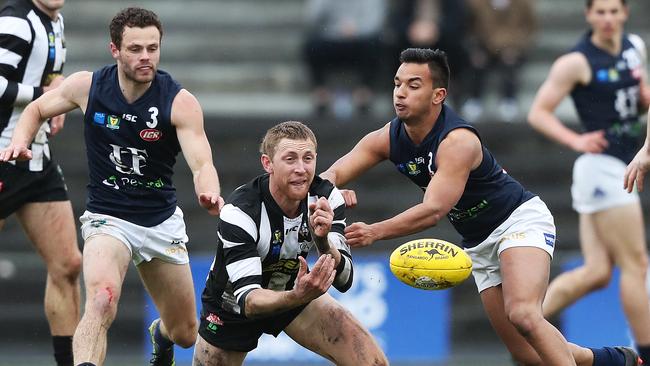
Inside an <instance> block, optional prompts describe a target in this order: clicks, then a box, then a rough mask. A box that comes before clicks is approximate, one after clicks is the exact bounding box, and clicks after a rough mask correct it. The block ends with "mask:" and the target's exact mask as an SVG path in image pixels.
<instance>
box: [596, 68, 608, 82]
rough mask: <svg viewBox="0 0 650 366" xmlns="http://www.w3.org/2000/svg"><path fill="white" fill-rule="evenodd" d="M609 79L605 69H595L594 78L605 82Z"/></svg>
mask: <svg viewBox="0 0 650 366" xmlns="http://www.w3.org/2000/svg"><path fill="white" fill-rule="evenodd" d="M608 79H609V74H608V71H607V70H606V69H600V70H598V71H596V80H598V81H599V82H601V83H604V82H606V81H607V80H608Z"/></svg>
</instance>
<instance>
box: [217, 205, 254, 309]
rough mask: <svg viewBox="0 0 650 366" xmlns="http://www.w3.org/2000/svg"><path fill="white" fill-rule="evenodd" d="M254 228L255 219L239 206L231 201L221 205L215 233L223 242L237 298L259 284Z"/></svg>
mask: <svg viewBox="0 0 650 366" xmlns="http://www.w3.org/2000/svg"><path fill="white" fill-rule="evenodd" d="M257 232H258V229H257V226H256V225H255V221H254V220H253V219H252V218H251V217H250V216H249V215H248V214H246V213H245V212H244V211H242V210H241V209H240V208H238V207H236V206H234V205H232V204H227V205H226V206H224V207H223V209H222V211H221V213H220V223H219V229H218V233H217V234H218V235H219V240H220V241H221V242H222V243H223V254H224V263H225V266H226V271H227V272H228V277H229V279H230V282H231V283H232V285H233V294H234V295H235V298H236V299H237V301H238V302H239V301H240V299H241V298H242V295H243V294H245V293H247V292H249V291H250V290H252V289H256V288H261V287H262V261H261V259H260V257H259V254H258V252H257V236H258V234H257ZM240 305H241V304H240ZM242 308H243V307H242Z"/></svg>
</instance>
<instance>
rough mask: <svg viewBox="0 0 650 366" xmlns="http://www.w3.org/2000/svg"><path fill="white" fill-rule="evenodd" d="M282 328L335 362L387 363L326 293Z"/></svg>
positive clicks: (378, 364)
mask: <svg viewBox="0 0 650 366" xmlns="http://www.w3.org/2000/svg"><path fill="white" fill-rule="evenodd" d="M284 331H285V332H286V333H287V334H288V335H289V337H291V338H292V339H293V340H295V341H296V342H298V343H299V344H300V345H302V346H303V347H305V348H307V349H310V350H312V351H313V352H316V353H318V354H319V355H321V356H323V357H325V358H327V359H329V360H330V361H332V362H334V363H335V364H337V365H350V366H353V365H376V366H380V365H388V360H387V359H386V356H385V355H384V353H383V351H382V350H381V348H379V346H378V345H377V342H375V340H374V338H373V337H372V335H370V333H369V332H368V331H367V330H366V329H365V328H364V327H363V325H361V323H359V321H358V320H357V319H355V318H354V317H353V316H352V314H351V313H350V312H349V311H347V310H346V309H344V308H343V306H341V305H340V304H339V303H338V302H336V300H334V299H333V298H332V297H331V296H330V295H329V294H327V293H326V294H324V295H322V296H320V297H319V298H317V299H316V300H314V301H312V302H311V303H310V304H309V305H307V307H305V309H303V311H302V312H301V313H300V314H299V315H298V316H297V317H296V318H295V319H294V320H293V321H292V322H291V323H289V325H288V326H287V327H286V328H285V329H284Z"/></svg>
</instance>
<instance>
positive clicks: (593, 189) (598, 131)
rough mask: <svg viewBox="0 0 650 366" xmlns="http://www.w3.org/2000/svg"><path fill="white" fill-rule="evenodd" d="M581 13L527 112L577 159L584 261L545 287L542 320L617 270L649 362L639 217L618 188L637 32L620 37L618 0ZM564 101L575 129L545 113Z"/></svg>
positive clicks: (641, 48)
mask: <svg viewBox="0 0 650 366" xmlns="http://www.w3.org/2000/svg"><path fill="white" fill-rule="evenodd" d="M585 14H586V19H587V22H588V23H589V24H590V26H591V29H590V30H589V31H587V32H586V33H585V34H584V35H583V36H582V38H580V40H579V41H578V43H577V44H576V45H575V46H574V47H573V48H572V49H571V50H570V51H569V52H568V53H567V54H565V55H563V56H561V57H560V58H558V59H557V60H556V61H555V62H554V64H553V66H552V67H551V70H550V72H549V75H548V77H547V79H546V81H545V82H544V83H543V84H542V86H541V87H540V89H539V91H538V92H537V96H536V97H535V99H534V101H533V104H532V106H531V109H530V112H529V115H528V120H529V122H530V124H531V125H532V126H533V127H534V128H535V129H536V130H538V131H539V132H541V133H542V134H544V135H546V136H547V137H549V138H550V139H552V140H554V141H556V142H557V143H559V144H561V145H564V146H567V147H568V148H570V149H572V150H574V151H576V152H579V153H581V154H582V155H580V156H579V157H578V159H576V161H575V163H574V166H573V184H572V186H571V195H572V199H573V208H574V209H575V210H576V211H577V212H578V214H579V222H580V246H581V249H582V255H583V256H584V264H583V265H582V266H580V267H578V268H576V269H573V270H571V271H567V272H564V273H562V274H561V275H559V276H558V277H557V278H555V279H554V280H553V281H552V282H551V284H550V286H549V289H548V293H547V295H546V298H545V299H544V306H543V307H544V314H545V315H546V316H551V315H554V314H556V313H557V312H559V311H560V310H562V309H564V308H565V307H566V306H568V305H570V304H572V303H573V302H575V301H576V300H578V299H579V298H580V297H582V296H584V295H586V294H588V293H589V292H591V291H593V290H596V289H599V288H602V287H604V286H607V284H608V283H609V281H610V279H611V276H612V272H613V267H614V266H618V267H619V268H620V270H621V276H620V282H619V284H620V296H621V303H622V305H623V311H624V313H625V316H626V317H627V321H628V324H629V325H630V327H631V329H632V333H633V336H634V339H635V342H636V345H637V348H638V350H639V353H640V355H641V358H643V359H650V303H649V301H648V295H647V293H646V292H647V291H646V286H645V285H646V269H647V265H648V253H647V249H646V244H645V232H644V224H643V213H642V210H641V204H640V201H639V197H638V195H637V193H636V192H634V193H633V194H627V193H626V192H625V190H624V189H623V187H621V178H622V177H623V175H624V173H625V168H626V165H627V164H628V163H629V162H630V161H631V160H632V158H633V157H634V154H635V153H636V151H637V150H638V149H639V147H640V144H641V134H642V133H643V127H642V125H641V121H640V119H639V111H645V110H646V109H647V107H648V103H650V95H648V94H649V92H650V90H649V89H648V86H647V85H646V72H645V67H646V66H645V65H646V58H647V55H646V53H647V52H646V47H645V44H644V42H643V40H642V39H641V38H640V37H639V36H637V35H635V34H629V33H626V32H625V31H624V24H625V22H626V20H627V18H628V15H629V9H628V7H627V5H626V1H625V0H588V1H587V2H586V9H585ZM569 95H571V98H572V99H573V103H574V105H575V107H576V110H577V112H578V116H579V119H580V124H581V127H582V129H583V130H584V132H576V131H574V130H572V129H570V128H568V127H566V126H564V125H563V124H562V122H561V121H560V120H559V118H558V117H557V116H555V114H554V111H555V109H556V108H557V106H558V105H559V104H560V102H562V100H563V99H565V98H566V97H567V96H569Z"/></svg>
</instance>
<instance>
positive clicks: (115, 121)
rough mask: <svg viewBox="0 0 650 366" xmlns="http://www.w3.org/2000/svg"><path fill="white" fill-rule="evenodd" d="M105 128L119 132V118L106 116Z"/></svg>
mask: <svg viewBox="0 0 650 366" xmlns="http://www.w3.org/2000/svg"><path fill="white" fill-rule="evenodd" d="M106 127H108V128H110V129H112V130H119V129H120V117H118V116H114V115H112V114H111V115H109V116H108V121H107V123H106Z"/></svg>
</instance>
